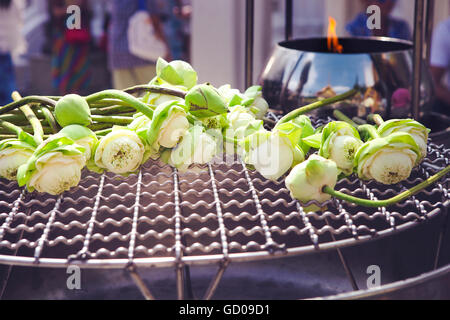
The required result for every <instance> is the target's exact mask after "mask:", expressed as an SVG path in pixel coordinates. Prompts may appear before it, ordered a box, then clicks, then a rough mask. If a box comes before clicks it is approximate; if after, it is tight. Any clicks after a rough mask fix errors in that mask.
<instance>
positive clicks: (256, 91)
mask: <svg viewBox="0 0 450 320" xmlns="http://www.w3.org/2000/svg"><path fill="white" fill-rule="evenodd" d="M244 95H245V96H246V97H248V98H249V99H256V98H257V97H260V96H261V95H262V87H261V86H253V87H250V88H248V89H247V90H246V91H245V93H244Z"/></svg>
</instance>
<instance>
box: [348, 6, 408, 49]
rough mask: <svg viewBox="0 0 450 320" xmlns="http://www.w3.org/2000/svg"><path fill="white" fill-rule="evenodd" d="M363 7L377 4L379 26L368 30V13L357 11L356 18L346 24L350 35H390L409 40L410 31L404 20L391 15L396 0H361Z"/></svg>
mask: <svg viewBox="0 0 450 320" xmlns="http://www.w3.org/2000/svg"><path fill="white" fill-rule="evenodd" d="M363 2H364V8H365V9H366V8H368V7H369V6H371V5H377V6H379V7H380V10H381V28H380V29H373V30H370V29H369V28H368V27H367V18H368V15H367V14H366V12H365V11H364V12H361V13H359V14H358V15H357V16H356V18H355V19H354V20H353V21H351V22H350V23H349V24H347V26H346V29H347V31H348V32H349V33H350V35H352V36H364V37H369V36H376V37H391V38H397V39H403V40H411V31H410V28H409V25H408V23H407V22H406V21H404V20H401V19H397V18H394V17H392V15H391V13H392V10H393V9H394V7H395V5H396V3H397V0H363Z"/></svg>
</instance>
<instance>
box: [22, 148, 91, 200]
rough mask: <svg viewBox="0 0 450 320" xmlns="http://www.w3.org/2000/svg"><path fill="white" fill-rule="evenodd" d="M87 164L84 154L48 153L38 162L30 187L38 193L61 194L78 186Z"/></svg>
mask: <svg viewBox="0 0 450 320" xmlns="http://www.w3.org/2000/svg"><path fill="white" fill-rule="evenodd" d="M85 164H86V158H85V156H84V154H80V155H64V154H63V153H61V152H49V153H46V154H45V155H43V156H42V157H39V158H38V159H37V160H36V171H35V172H34V173H33V175H32V176H31V179H30V181H29V183H28V186H29V187H30V188H32V189H36V190H37V191H38V192H45V193H48V194H51V195H58V194H61V193H63V192H64V191H68V190H70V188H72V187H75V186H77V185H78V183H79V182H80V179H81V170H82V169H83V167H84V166H85Z"/></svg>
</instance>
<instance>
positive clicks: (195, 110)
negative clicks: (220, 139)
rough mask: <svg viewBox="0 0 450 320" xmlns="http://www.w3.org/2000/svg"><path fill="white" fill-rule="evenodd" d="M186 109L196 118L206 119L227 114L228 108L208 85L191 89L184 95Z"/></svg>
mask: <svg viewBox="0 0 450 320" xmlns="http://www.w3.org/2000/svg"><path fill="white" fill-rule="evenodd" d="M185 101H186V107H187V108H188V110H189V112H190V113H191V114H193V115H194V116H196V117H197V118H200V119H201V118H208V117H212V116H216V115H221V114H225V113H227V112H228V107H227V105H226V103H225V101H224V99H223V98H222V96H221V95H220V93H219V92H218V91H217V89H216V88H214V87H213V86H211V85H209V84H200V85H197V86H195V87H193V88H192V89H191V90H189V92H188V93H187V94H186V97H185Z"/></svg>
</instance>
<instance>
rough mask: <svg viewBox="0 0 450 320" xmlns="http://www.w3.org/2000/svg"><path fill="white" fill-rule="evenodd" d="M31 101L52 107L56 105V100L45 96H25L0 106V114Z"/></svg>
mask: <svg viewBox="0 0 450 320" xmlns="http://www.w3.org/2000/svg"><path fill="white" fill-rule="evenodd" d="M32 103H40V104H43V105H46V106H50V107H52V108H54V107H55V105H56V101H55V100H52V99H49V98H46V97H41V96H29V97H25V98H22V99H20V100H19V101H14V102H12V103H10V104H7V105H6V106H4V107H1V108H0V115H2V114H5V113H8V112H11V111H13V110H16V109H17V108H20V107H22V106H24V105H27V104H32Z"/></svg>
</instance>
